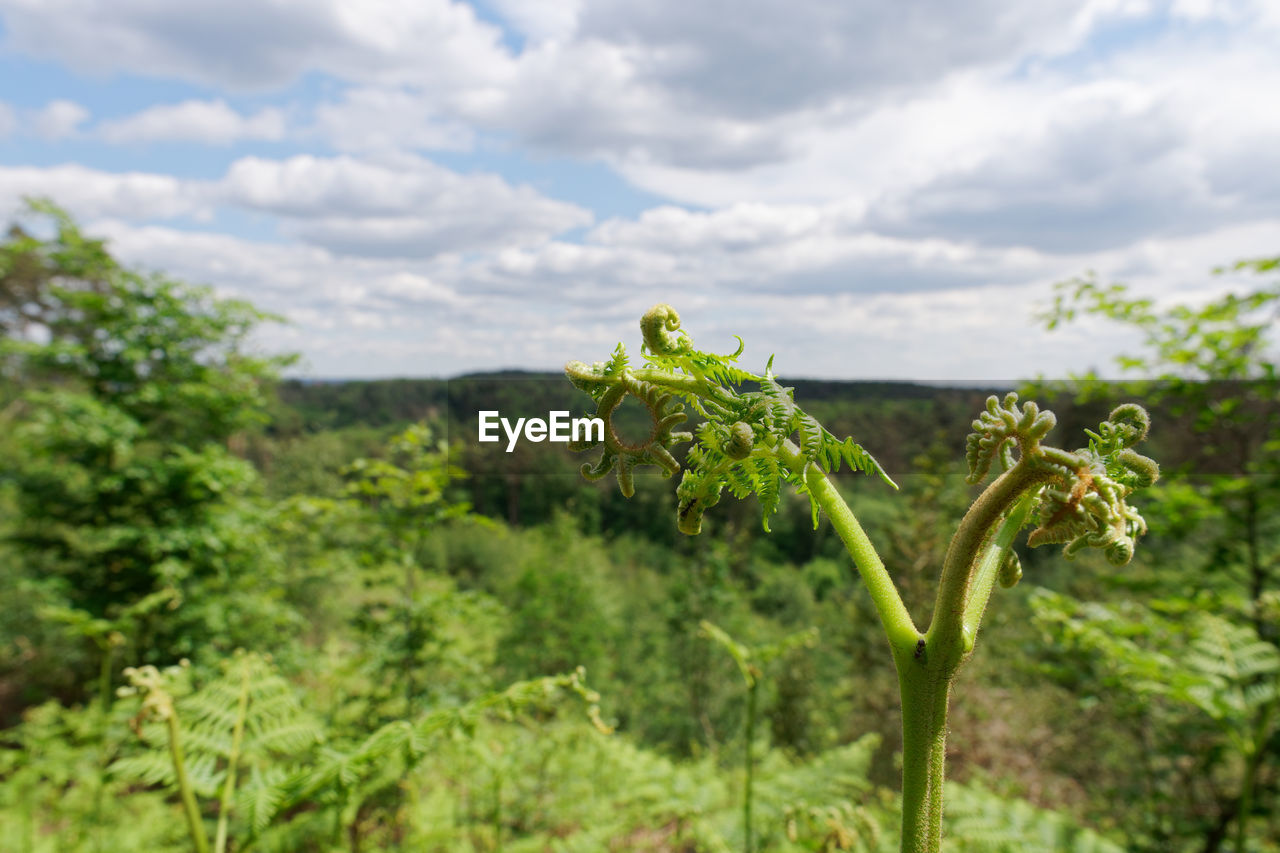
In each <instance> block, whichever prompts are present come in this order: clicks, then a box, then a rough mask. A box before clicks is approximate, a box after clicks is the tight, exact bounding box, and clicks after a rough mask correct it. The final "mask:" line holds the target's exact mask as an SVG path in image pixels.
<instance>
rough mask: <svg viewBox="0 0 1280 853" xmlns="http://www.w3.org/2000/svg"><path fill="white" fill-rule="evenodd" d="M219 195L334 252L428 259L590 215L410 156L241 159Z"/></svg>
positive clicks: (518, 240)
mask: <svg viewBox="0 0 1280 853" xmlns="http://www.w3.org/2000/svg"><path fill="white" fill-rule="evenodd" d="M219 192H220V194H221V197H222V198H223V199H224V200H225V201H226V202H227V203H230V204H235V205H237V206H239V207H244V208H248V209H251V210H257V211H261V212H265V213H272V214H275V215H278V216H282V217H285V218H286V219H287V220H288V225H287V227H288V230H289V231H290V232H291V233H293V234H295V235H297V236H299V237H301V238H302V239H304V240H306V241H308V242H312V243H316V244H318V245H322V246H326V247H329V248H332V249H334V250H335V251H338V252H343V253H351V254H372V255H403V256H413V257H429V256H431V255H435V254H440V253H443V252H467V251H475V250H477V249H491V248H496V247H500V246H519V245H525V244H529V243H538V242H541V241H543V240H546V239H549V238H550V237H552V236H554V235H555V234H558V233H560V232H562V231H566V230H568V229H571V228H576V227H579V226H584V225H589V224H590V223H591V221H592V216H591V213H590V212H589V211H587V210H585V209H583V208H581V207H578V206H576V205H571V204H566V203H565V202H561V201H555V200H554V199H549V198H547V197H546V196H543V195H541V194H540V193H538V192H537V191H536V190H533V189H532V188H530V187H527V186H512V185H511V184H508V183H507V182H506V181H504V180H503V179H502V178H500V177H498V176H496V175H485V174H475V175H460V174H458V173H456V172H452V171H450V170H448V169H444V168H441V167H440V166H437V165H435V164H433V163H431V162H430V161H428V160H424V159H421V158H417V157H399V158H397V159H395V160H394V161H389V162H386V163H374V162H369V161H361V160H356V159H354V158H351V157H337V158H319V157H312V156H299V157H293V158H290V159H288V160H285V161H274V160H262V159H259V158H253V157H250V158H244V159H241V160H238V161H236V162H235V163H233V164H232V166H231V168H230V169H229V170H228V172H227V175H226V177H225V179H224V180H223V181H222V183H221V185H220V189H219Z"/></svg>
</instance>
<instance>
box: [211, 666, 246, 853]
mask: <svg viewBox="0 0 1280 853" xmlns="http://www.w3.org/2000/svg"><path fill="white" fill-rule="evenodd" d="M242 669H243V671H242V674H241V680H240V698H239V701H238V702H237V705H236V722H235V725H234V726H233V728H232V730H231V753H230V754H229V755H228V756H227V778H226V780H225V781H224V782H223V785H222V799H221V800H220V801H219V802H218V829H217V832H216V834H215V835H214V841H213V849H214V853H226V850H227V825H228V823H229V822H230V819H231V798H232V797H233V796H234V795H235V790H236V766H237V765H238V764H239V763H240V746H241V744H242V743H243V741H244V724H245V720H246V719H247V718H248V716H249V675H250V673H249V665H248V663H244V664H243V666H242Z"/></svg>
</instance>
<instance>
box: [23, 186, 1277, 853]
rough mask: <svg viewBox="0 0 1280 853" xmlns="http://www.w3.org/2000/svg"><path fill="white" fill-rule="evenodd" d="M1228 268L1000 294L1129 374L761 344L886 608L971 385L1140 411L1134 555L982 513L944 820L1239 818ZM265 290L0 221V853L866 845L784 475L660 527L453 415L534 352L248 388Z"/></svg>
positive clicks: (1127, 835) (884, 778) (1121, 822)
mask: <svg viewBox="0 0 1280 853" xmlns="http://www.w3.org/2000/svg"><path fill="white" fill-rule="evenodd" d="M1223 260H1224V262H1231V261H1234V260H1235V259H1223ZM1229 269H1230V270H1231V271H1232V272H1233V273H1235V274H1236V276H1237V278H1235V279H1233V281H1235V280H1238V281H1245V282H1247V283H1249V284H1250V288H1248V289H1237V290H1236V291H1235V292H1231V293H1226V294H1224V295H1222V296H1220V297H1218V298H1216V299H1214V300H1212V301H1209V302H1200V303H1196V304H1174V303H1168V304H1166V303H1164V302H1159V303H1158V302H1154V301H1152V300H1148V299H1142V298H1138V297H1136V296H1134V295H1133V294H1131V293H1130V291H1129V290H1128V289H1127V288H1125V287H1124V286H1123V285H1113V284H1111V283H1109V282H1103V281H1099V280H1097V279H1095V278H1092V277H1088V276H1085V277H1082V278H1080V279H1076V280H1073V281H1069V282H1065V283H1063V284H1061V285H1059V286H1058V288H1057V289H1056V290H1055V291H1053V292H1046V293H1045V294H1044V299H1043V305H1044V311H1043V313H1042V315H1041V316H1039V317H1035V318H1030V317H1029V318H1026V320H1025V322H1027V323H1034V324H1037V325H1038V326H1039V328H1040V329H1041V330H1042V332H1043V334H1046V335H1049V334H1066V333H1070V332H1071V331H1073V330H1076V329H1079V328H1081V325H1080V324H1082V323H1089V324H1101V323H1108V324H1117V325H1118V326H1119V327H1123V328H1125V329H1127V330H1128V332H1129V333H1130V334H1131V336H1132V339H1133V340H1134V341H1135V342H1136V343H1135V346H1134V347H1133V349H1132V351H1131V352H1129V353H1128V354H1127V355H1126V356H1125V357H1124V358H1123V359H1122V360H1121V361H1120V362H1119V363H1118V364H1117V365H1115V367H1116V369H1118V370H1120V371H1122V372H1124V373H1125V374H1126V375H1130V376H1132V377H1133V378H1132V380H1125V381H1106V382H1104V381H1102V380H1100V379H1098V378H1097V376H1096V374H1094V373H1092V372H1089V371H1090V369H1091V368H1093V367H1097V365H1090V364H1087V363H1082V364H1080V365H1079V367H1080V370H1081V373H1080V375H1078V376H1075V377H1073V378H1071V379H1070V380H1067V381H1062V380H1057V379H1055V380H1053V381H1050V380H1044V379H1041V380H1036V381H1028V382H1026V383H1024V384H1023V385H1022V386H1021V387H1017V388H1011V387H1004V386H1001V387H997V386H994V385H993V386H992V387H940V386H932V385H917V384H911V383H896V382H840V381H819V380H806V379H803V378H792V377H789V375H788V364H787V354H786V353H785V352H778V353H777V354H776V358H775V359H774V369H775V370H776V371H777V373H778V376H779V381H780V382H781V383H782V384H783V385H785V386H787V387H789V388H793V389H794V398H795V400H796V401H797V402H798V403H802V404H803V405H804V406H805V411H807V412H808V413H809V414H811V415H812V416H813V417H814V418H816V419H817V421H819V422H821V424H822V425H823V426H824V427H825V428H826V429H827V430H829V431H830V432H831V433H832V434H833V435H835V436H838V437H841V438H843V437H845V436H853V437H854V439H855V440H856V441H857V442H858V443H859V444H860V445H861V446H862V447H865V448H866V449H867V450H868V451H869V452H870V453H872V454H874V456H875V459H876V460H878V463H879V465H880V466H882V467H883V469H884V471H885V472H886V474H887V477H888V478H889V479H892V481H893V482H894V483H895V484H896V486H897V488H894V487H892V486H890V485H889V484H888V483H886V482H885V481H884V480H883V479H882V478H879V477H876V476H866V475H865V474H862V473H857V472H849V471H843V472H841V473H839V474H834V475H832V480H833V482H834V483H835V484H836V485H837V487H838V490H839V492H840V493H841V494H842V495H843V497H844V498H845V499H846V500H847V501H848V503H849V505H850V506H852V507H853V508H854V510H855V511H856V512H857V515H858V518H859V519H860V520H861V523H862V525H863V526H864V527H865V529H866V533H867V535H868V537H869V538H870V539H871V540H872V541H874V542H875V543H876V546H877V547H878V548H879V551H880V554H881V556H882V557H883V558H884V562H885V564H886V566H887V567H888V569H889V572H890V574H891V575H892V577H893V581H894V584H895V585H896V587H897V589H898V591H899V592H900V594H901V597H902V599H903V600H904V601H905V602H906V603H907V606H908V607H909V608H912V609H913V611H914V610H917V609H921V608H924V609H927V607H928V606H929V604H930V603H931V602H932V601H933V598H932V592H931V590H933V589H934V588H935V587H936V585H937V583H938V576H937V567H938V566H939V565H940V564H941V563H942V556H943V555H942V552H943V551H945V549H946V548H947V543H948V540H949V538H950V537H951V534H952V532H953V530H954V529H955V527H956V525H957V523H958V522H959V520H960V517H961V516H962V515H963V514H964V512H965V508H966V507H967V506H968V505H969V503H970V502H971V501H972V500H973V498H974V496H975V494H977V491H978V490H977V488H976V487H975V486H972V485H970V484H969V483H967V482H966V480H965V476H964V474H965V441H966V439H965V436H966V434H967V433H969V432H970V430H971V429H972V422H973V419H974V418H975V417H977V416H978V415H979V413H981V412H982V411H983V407H984V405H986V403H985V401H986V400H987V398H988V396H989V395H992V394H996V395H1003V394H1004V393H1005V392H1008V391H1010V390H1017V391H1018V392H1019V393H1020V394H1021V395H1022V397H1023V399H1034V400H1037V401H1038V402H1039V403H1040V405H1041V406H1042V407H1047V408H1051V409H1052V410H1053V411H1054V412H1055V413H1056V414H1057V426H1056V428H1055V432H1054V433H1053V436H1054V437H1055V438H1056V440H1057V441H1058V442H1059V443H1060V444H1062V445H1063V446H1074V445H1073V444H1072V443H1073V442H1075V443H1076V444H1079V443H1080V442H1082V441H1084V440H1085V439H1084V436H1085V435H1086V434H1085V432H1084V431H1085V430H1086V429H1092V428H1096V425H1097V424H1098V423H1099V421H1100V420H1102V419H1103V418H1105V417H1106V415H1107V412H1108V411H1111V409H1112V408H1113V407H1114V406H1115V405H1116V403H1117V402H1120V401H1124V400H1138V401H1141V402H1142V404H1143V405H1144V406H1146V408H1147V410H1148V411H1149V412H1150V418H1151V430H1150V437H1149V439H1148V442H1147V444H1146V445H1144V448H1146V449H1144V451H1143V452H1144V453H1148V454H1149V455H1150V456H1151V457H1153V458H1155V459H1157V460H1159V462H1160V465H1161V472H1162V476H1161V478H1160V480H1159V482H1158V483H1156V484H1155V485H1154V486H1152V487H1151V488H1150V489H1148V490H1146V491H1145V492H1144V494H1143V500H1142V513H1143V516H1144V517H1145V519H1146V525H1147V527H1148V532H1147V534H1146V535H1145V536H1144V537H1143V538H1142V541H1141V545H1140V546H1139V548H1138V549H1137V551H1136V554H1135V555H1134V556H1133V559H1132V560H1131V561H1130V562H1129V563H1128V564H1127V565H1124V566H1123V567H1120V568H1118V567H1117V566H1115V565H1113V564H1112V563H1111V562H1108V560H1107V559H1105V557H1104V556H1103V555H1102V554H1101V553H1097V552H1093V551H1086V552H1082V553H1080V554H1078V555H1076V556H1075V557H1074V558H1072V559H1067V558H1065V557H1064V555H1063V553H1062V548H1061V547H1040V548H1027V547H1025V536H1024V537H1022V539H1021V540H1020V541H1019V542H1018V544H1017V550H1018V557H1019V560H1020V565H1021V571H1022V574H1021V580H1020V581H1019V580H1018V579H1017V578H1012V580H1014V581H1016V583H1015V584H1013V585H1011V586H1010V588H1007V589H1004V588H1001V589H996V590H995V591H994V594H993V595H992V598H991V603H990V606H989V611H988V615H987V617H986V621H985V623H984V625H983V628H982V631H981V635H980V636H979V637H978V640H977V653H976V654H975V655H974V657H973V659H972V660H971V661H970V662H968V663H966V664H965V665H964V667H963V669H962V670H961V671H960V673H959V675H958V682H957V688H956V691H955V694H954V697H953V701H952V706H951V712H950V718H949V728H950V734H949V739H948V749H947V755H946V763H947V783H946V794H945V803H946V811H945V818H944V820H945V824H944V829H943V840H944V844H943V849H945V850H947V851H956V853H961V852H962V851H963V852H964V853H967V852H968V851H993V853H999V851H1010V853H1012V851H1076V853H1085V851H1098V852H1099V853H1103V852H1104V851H1105V852H1106V853H1113V852H1118V851H1151V853H1157V851H1159V853H1166V851H1167V853H1214V851H1220V853H1277V851H1280V512H1278V510H1280V376H1278V375H1277V364H1276V361H1275V358H1276V353H1275V349H1274V343H1275V341H1274V339H1273V332H1274V327H1275V312H1276V311H1277V307H1278V306H1280V259H1262V260H1244V261H1241V262H1239V263H1238V264H1235V265H1234V266H1231V267H1229ZM1211 275H1213V273H1212V272H1211V271H1206V276H1207V277H1208V276H1211ZM278 321H279V319H278V318H274V317H270V316H267V315H264V314H262V313H260V312H259V311H258V310H256V309H255V308H254V307H253V306H252V305H250V304H247V303H244V302H238V301H232V300H227V299H223V298H220V297H218V296H217V295H216V294H215V293H214V292H213V291H211V290H209V289H206V288H203V287H200V286H196V285H193V284H189V283H185V282H180V281H175V280H172V279H171V278H169V277H167V276H166V275H165V274H164V273H163V272H154V271H143V270H135V269H131V268H128V267H126V266H124V265H122V264H121V263H120V262H119V261H118V260H117V259H116V258H114V257H113V255H112V254H111V250H110V246H109V245H106V244H104V243H102V242H100V241H97V240H95V239H92V238H90V237H88V236H86V235H85V234H84V233H82V232H81V230H80V229H79V227H78V226H77V224H76V223H75V222H74V221H73V220H72V219H71V218H70V217H69V216H68V215H67V214H65V213H64V212H62V211H61V210H60V209H58V208H57V207H55V206H53V205H52V204H49V203H45V202H35V203H33V204H32V206H31V209H30V210H29V211H28V212H27V214H26V215H25V216H24V217H23V218H22V220H21V221H20V222H17V223H14V224H13V225H12V227H11V228H9V230H8V231H7V234H6V236H4V237H3V240H2V241H0V602H2V606H0V849H2V850H5V851H15V853H90V851H132V850H140V851H141V850H146V851H157V853H160V852H161V851H175V853H176V851H193V850H194V851H196V853H210V851H216V853H229V851H235V852H236V853H239V851H250V850H252V851H261V853H268V851H324V853H329V851H334V852H335V853H336V851H374V850H405V851H463V852H464V853H466V852H467V851H476V852H477V853H479V851H486V853H487V851H503V853H522V852H527V853H534V851H538V853H541V852H542V851H555V852H556V853H569V851H584V853H586V852H587V851H591V852H592V853H598V851H673V853H674V852H675V851H679V853H704V852H705V853H712V851H745V853H752V851H756V852H757V853H766V851H779V853H781V851H835V850H847V851H896V850H898V849H899V843H900V838H899V817H898V815H899V812H900V810H901V807H902V806H901V795H900V787H899V786H900V784H901V774H902V768H901V751H902V742H901V738H902V734H901V709H900V706H899V701H898V685H897V676H896V675H895V671H894V666H893V659H892V658H891V657H890V656H889V655H888V654H887V651H886V646H885V639H884V635H883V633H882V631H881V628H880V625H879V622H878V621H877V615H876V610H875V607H874V606H873V603H872V601H871V599H870V596H869V595H868V593H867V589H866V587H865V585H864V584H863V583H862V581H861V579H860V578H859V575H858V572H857V571H856V570H855V569H854V567H853V565H852V564H851V563H850V560H849V557H848V556H847V555H846V552H845V550H844V547H843V546H842V544H841V542H840V539H839V538H838V537H837V536H836V534H835V533H834V532H833V531H832V528H831V525H830V524H829V523H828V521H827V519H826V518H821V519H819V521H818V524H817V525H816V527H815V524H814V518H815V516H814V514H813V513H812V512H811V507H810V502H809V500H808V499H807V498H806V497H805V496H804V495H797V494H794V493H790V492H788V493H783V494H781V495H780V496H779V499H778V505H777V507H776V510H775V511H773V512H768V513H765V514H764V516H763V522H764V523H763V524H762V511H761V506H760V504H759V502H758V501H756V500H755V499H754V498H748V499H745V500H737V499H734V498H733V497H732V496H729V495H726V496H725V498H724V500H722V501H721V502H720V504H719V505H718V506H716V507H715V509H714V511H713V512H708V514H707V517H706V520H705V523H704V525H703V529H702V531H701V533H700V534H699V535H697V536H688V535H685V534H683V533H681V532H680V530H679V528H678V525H677V518H676V499H675V497H674V493H675V489H676V484H677V482H678V481H679V475H677V476H676V477H675V478H673V479H668V478H664V477H663V476H662V475H661V473H660V472H659V471H658V470H657V469H656V468H653V467H648V468H641V469H637V470H636V472H635V475H634V494H633V495H632V496H630V497H629V498H628V497H624V496H623V494H622V493H621V490H620V489H619V487H618V483H617V482H615V481H614V478H613V477H612V476H609V477H604V478H603V479H600V480H597V481H588V480H587V479H584V477H583V476H582V475H581V473H580V470H579V469H580V466H581V465H582V463H583V462H584V461H589V460H586V459H585V458H584V457H583V456H582V455H580V454H577V453H574V452H573V451H572V450H571V449H570V448H568V447H567V446H565V445H563V444H551V443H531V442H523V443H520V444H518V445H517V446H516V447H515V448H514V449H513V450H512V451H511V452H509V453H508V452H507V451H506V448H505V445H503V444H488V443H480V442H478V441H477V428H476V424H477V417H478V413H479V412H481V411H488V410H500V411H502V412H503V413H504V414H506V413H508V412H510V413H513V414H517V415H522V416H525V415H527V416H545V413H547V412H551V411H568V412H571V413H572V414H573V415H574V416H580V415H584V414H590V402H591V401H590V400H589V399H588V397H587V396H585V395H583V394H582V393H581V392H580V391H578V390H577V389H575V388H574V387H573V385H572V384H570V382H568V381H567V380H566V379H565V377H564V376H561V375H548V374H536V373H520V372H515V371H512V372H506V373H492V374H484V375H474V376H464V377H459V378H453V379H448V380H445V379H403V380H380V381H361V382H355V381H350V382H322V381H300V380H296V379H293V380H291V379H284V378H282V376H287V375H288V371H289V367H290V365H291V364H292V359H291V357H290V356H288V355H279V354H263V353H261V352H259V351H258V349H257V348H256V347H255V345H254V343H253V342H254V340H255V337H254V334H255V332H256V331H257V330H258V329H260V328H262V327H263V326H264V325H266V324H271V323H275V322H278ZM637 338H638V334H637ZM629 343H630V342H629ZM734 343H735V342H728V344H729V348H730V349H732V348H733V345H734ZM772 346H773V343H772V342H770V341H768V340H758V341H756V340H748V341H747V342H746V350H745V352H744V354H743V356H742V361H743V363H744V364H746V363H748V362H750V363H751V365H752V369H760V368H762V367H763V366H764V364H765V362H766V360H767V359H768V358H769V356H770V354H771V353H772V349H771V347H772ZM638 348H639V347H638V344H636V346H635V349H636V350H638ZM607 355H608V353H597V354H593V353H579V352H573V351H568V350H566V352H565V353H564V358H565V360H566V361H569V360H570V359H579V358H584V359H587V360H590V359H591V358H603V357H605V356H607ZM1011 372H1014V371H1011ZM619 417H620V418H622V419H623V421H626V419H628V418H630V419H631V421H633V423H634V429H636V430H638V431H639V432H643V431H644V430H646V429H648V428H649V427H650V426H651V425H650V424H649V422H648V421H647V420H645V418H646V417H647V415H646V412H645V410H644V409H643V408H642V407H639V406H636V407H633V409H632V410H631V411H620V415H619ZM766 528H767V529H766ZM918 616H919V617H927V616H928V613H927V612H925V613H919V614H918Z"/></svg>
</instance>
